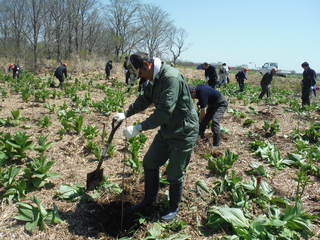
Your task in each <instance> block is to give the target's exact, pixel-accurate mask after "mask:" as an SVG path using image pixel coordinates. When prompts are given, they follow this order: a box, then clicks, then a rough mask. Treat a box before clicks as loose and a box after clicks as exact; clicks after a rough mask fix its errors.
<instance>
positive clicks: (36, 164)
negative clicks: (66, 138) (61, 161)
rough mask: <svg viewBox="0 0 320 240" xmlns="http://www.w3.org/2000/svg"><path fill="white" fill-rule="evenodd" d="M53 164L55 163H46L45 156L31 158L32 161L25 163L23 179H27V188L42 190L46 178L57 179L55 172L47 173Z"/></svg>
mask: <svg viewBox="0 0 320 240" xmlns="http://www.w3.org/2000/svg"><path fill="white" fill-rule="evenodd" d="M55 163H56V162H55V161H47V157H46V156H40V157H39V158H32V161H31V162H30V163H27V164H26V168H25V169H24V177H25V178H26V179H27V183H28V186H29V187H31V188H42V187H43V186H45V184H46V183H47V181H46V179H47V178H50V177H58V176H59V174H58V173H57V172H48V171H49V169H50V168H51V167H52V166H53V165H54V164H55Z"/></svg>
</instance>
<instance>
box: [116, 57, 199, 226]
mask: <svg viewBox="0 0 320 240" xmlns="http://www.w3.org/2000/svg"><path fill="white" fill-rule="evenodd" d="M129 61H130V64H129V67H130V68H129V70H130V72H131V74H135V76H136V78H138V77H140V78H143V77H144V78H147V79H148V80H149V83H148V85H147V86H146V87H145V89H144V91H143V92H142V93H141V94H140V95H139V96H138V98H137V99H136V100H135V102H134V103H132V104H131V105H130V106H129V108H128V110H127V111H126V112H125V113H117V114H116V115H115V117H114V119H116V120H117V122H120V121H122V120H124V119H125V118H128V117H130V116H132V115H134V114H136V113H138V112H141V111H143V110H145V109H146V108H148V107H149V106H151V105H152V104H154V107H155V110H154V112H153V113H152V114H151V115H150V116H149V117H148V118H147V119H146V120H144V121H142V122H141V123H140V124H137V125H135V126H130V127H127V128H125V129H124V131H123V134H124V135H125V137H126V139H130V138H132V137H134V136H136V135H138V134H139V132H141V131H146V130H149V129H154V128H157V127H159V126H160V129H159V131H158V133H157V134H156V136H155V138H154V140H153V142H152V144H151V146H150V148H149V150H148V151H147V153H146V155H145V156H144V159H143V167H144V178H145V196H144V199H143V200H142V202H140V203H138V204H136V205H133V206H132V207H131V210H133V211H138V210H141V209H142V208H145V207H147V206H150V205H151V204H152V203H154V202H155V201H156V200H157V195H158V190H159V167H160V166H162V165H164V164H165V163H166V161H167V160H169V163H168V166H167V181H168V182H169V183H170V186H169V198H170V207H169V208H168V209H167V210H165V211H164V213H163V214H162V216H161V219H162V220H164V221H171V220H173V219H174V218H175V217H176V215H177V213H178V205H179V203H180V201H181V197H182V188H183V181H184V176H185V168H186V167H187V165H188V164H189V161H190V158H191V153H192V150H193V147H194V145H195V143H196V140H197V137H198V130H199V124H198V116H197V113H196V111H195V109H194V106H193V102H192V99H191V96H190V92H189V90H188V85H187V84H186V82H185V80H184V78H183V76H182V74H181V73H180V72H179V71H178V70H177V69H176V68H173V67H170V66H169V65H166V64H163V65H162V64H161V60H160V59H159V58H154V59H151V58H149V57H148V54H146V53H143V52H137V53H135V54H132V55H131V56H130V59H129Z"/></svg>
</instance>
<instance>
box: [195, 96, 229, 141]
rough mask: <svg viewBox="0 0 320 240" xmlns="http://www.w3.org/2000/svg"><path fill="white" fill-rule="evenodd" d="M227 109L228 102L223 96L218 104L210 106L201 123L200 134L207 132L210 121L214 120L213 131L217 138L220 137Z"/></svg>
mask: <svg viewBox="0 0 320 240" xmlns="http://www.w3.org/2000/svg"><path fill="white" fill-rule="evenodd" d="M227 107H228V101H227V99H226V98H225V97H224V96H223V95H221V97H220V98H219V100H218V101H217V102H216V103H214V104H210V105H208V107H207V111H206V115H205V116H204V118H203V119H202V120H201V123H200V128H199V134H202V133H204V132H205V130H206V128H207V126H208V124H209V122H210V120H212V126H211V130H212V132H213V134H214V135H215V136H220V120H221V118H222V116H223V114H224V113H225V111H226V110H227Z"/></svg>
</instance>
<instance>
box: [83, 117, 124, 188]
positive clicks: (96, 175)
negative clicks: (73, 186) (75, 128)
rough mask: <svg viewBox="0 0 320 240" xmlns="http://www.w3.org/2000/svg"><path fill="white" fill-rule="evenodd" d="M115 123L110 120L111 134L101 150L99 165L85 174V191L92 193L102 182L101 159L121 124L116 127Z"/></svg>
mask: <svg viewBox="0 0 320 240" xmlns="http://www.w3.org/2000/svg"><path fill="white" fill-rule="evenodd" d="M115 122H116V120H115V119H113V120H112V130H111V133H110V135H109V138H108V141H107V144H106V147H105V148H104V149H103V152H102V155H101V157H100V160H99V164H98V166H97V169H96V170H94V171H93V172H90V173H87V191H92V190H93V189H95V188H96V187H97V186H98V185H99V184H100V182H101V181H102V176H103V169H100V167H101V165H102V162H103V159H104V158H105V156H106V153H107V151H108V147H109V145H110V143H111V141H112V139H113V135H114V133H115V132H116V130H117V129H118V128H119V127H120V125H121V123H122V121H121V122H119V123H118V124H117V125H116V126H115Z"/></svg>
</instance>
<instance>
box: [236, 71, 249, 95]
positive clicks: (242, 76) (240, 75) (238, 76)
mask: <svg viewBox="0 0 320 240" xmlns="http://www.w3.org/2000/svg"><path fill="white" fill-rule="evenodd" d="M248 71H249V70H248V68H243V69H242V70H240V71H239V72H238V73H237V74H236V79H237V82H238V84H239V88H240V89H239V90H238V92H243V91H244V80H245V79H247V75H246V74H247V72H248Z"/></svg>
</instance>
